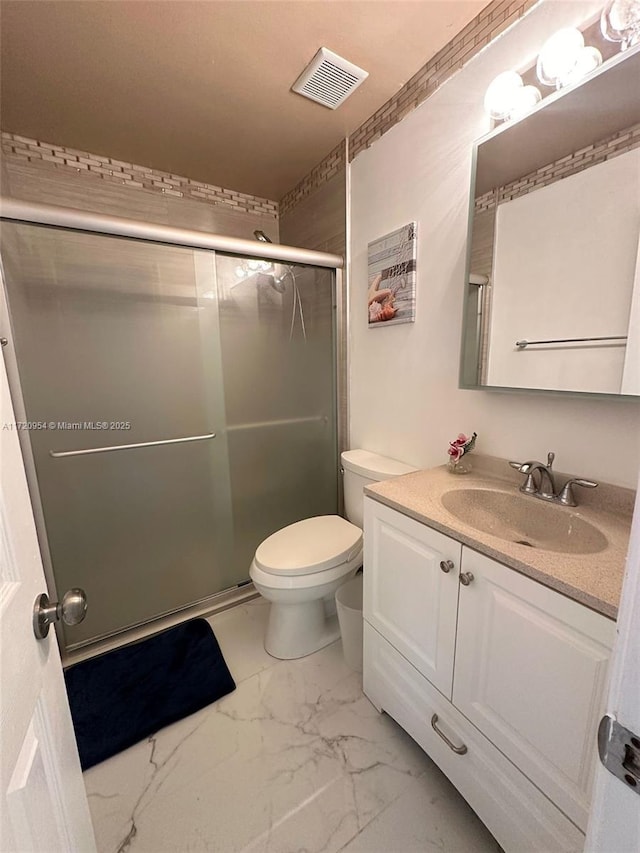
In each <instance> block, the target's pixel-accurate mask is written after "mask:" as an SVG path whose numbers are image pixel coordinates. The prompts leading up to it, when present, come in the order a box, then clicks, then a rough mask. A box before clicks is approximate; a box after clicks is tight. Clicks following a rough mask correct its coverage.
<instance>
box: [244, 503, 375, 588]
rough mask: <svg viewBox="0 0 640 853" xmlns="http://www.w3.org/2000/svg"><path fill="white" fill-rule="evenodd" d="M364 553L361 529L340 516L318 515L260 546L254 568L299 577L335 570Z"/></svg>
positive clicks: (268, 539)
mask: <svg viewBox="0 0 640 853" xmlns="http://www.w3.org/2000/svg"><path fill="white" fill-rule="evenodd" d="M361 552H362V530H360V528H359V527H356V525H355V524H351V522H350V521H346V520H345V519H344V518H341V517H340V516H339V515H318V516H315V517H314V518H305V519H304V520H303V521H297V522H295V524H290V525H289V526H288V527H283V528H282V530H278V531H277V532H276V533H273V534H272V535H271V536H269V537H268V538H267V539H265V540H264V542H262V544H261V545H259V546H258V550H257V551H256V554H255V557H254V564H255V566H256V567H257V568H259V569H262V571H263V572H266V573H267V574H269V575H280V576H286V577H296V576H300V575H311V574H317V573H318V572H325V571H327V570H330V569H335V568H337V567H339V566H342V565H344V564H345V563H350V562H351V561H352V560H353V559H355V558H356V557H358V556H359V555H360V553H361ZM331 574H333V572H331Z"/></svg>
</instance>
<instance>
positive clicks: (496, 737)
mask: <svg viewBox="0 0 640 853" xmlns="http://www.w3.org/2000/svg"><path fill="white" fill-rule="evenodd" d="M365 531H366V532H365V537H364V538H365V573H364V579H365V600H364V618H365V626H364V643H365V660H364V690H365V693H366V694H367V696H368V697H369V698H370V699H371V701H372V702H373V703H374V705H376V707H378V708H379V709H381V710H384V711H386V712H387V713H388V714H389V715H390V716H392V717H393V718H394V719H395V720H396V721H397V722H398V723H400V725H401V726H402V727H403V728H404V729H405V730H406V731H408V732H409V734H411V735H412V737H414V739H415V740H416V741H417V742H418V743H419V744H420V745H421V746H422V747H423V748H424V749H425V750H426V751H427V752H428V753H429V755H430V756H431V758H433V760H434V761H435V762H436V763H437V764H438V766H439V767H440V768H441V769H442V770H443V772H444V773H445V774H446V775H447V776H448V777H449V778H450V779H451V781H452V782H453V784H454V785H455V786H456V787H457V788H458V790H459V791H460V792H461V793H462V795H463V796H464V797H465V798H466V799H467V801H468V802H469V803H470V805H471V806H472V808H473V809H474V810H475V811H476V812H477V814H478V815H479V816H480V818H481V819H482V820H483V821H484V823H485V824H486V825H487V826H488V828H489V829H490V830H491V831H492V833H493V834H494V836H495V837H496V838H497V840H498V842H499V843H500V844H501V845H502V847H503V848H504V849H505V851H507V853H511V851H514V853H515V851H518V853H520V851H531V853H534V851H535V853H539V851H541V850H544V851H569V850H571V851H579V850H581V849H582V845H583V843H584V836H583V835H582V832H581V831H580V830H582V831H584V829H585V828H586V819H587V812H588V805H589V798H590V787H591V778H592V775H593V769H594V762H595V760H596V740H595V734H596V727H597V723H598V719H599V717H600V715H601V713H602V708H601V705H602V703H603V701H604V700H603V695H604V686H605V679H606V669H607V662H608V657H609V652H610V649H611V646H612V644H613V640H614V636H615V624H614V623H613V622H612V621H611V620H609V619H607V618H605V617H604V616H601V615H599V614H597V613H595V612H593V611H591V610H589V609H587V608H586V607H583V606H582V605H580V604H578V603H576V602H575V601H572V600H570V599H568V598H565V597H564V596H562V595H560V594H559V593H557V592H555V591H554V590H551V589H549V588H547V587H545V586H543V585H541V584H539V583H537V582H535V581H533V580H531V579H530V578H527V577H525V576H524V575H521V574H519V573H517V572H515V571H513V570H512V569H510V568H507V567H506V566H503V565H501V564H500V563H498V562H496V561H494V560H492V559H489V558H488V557H485V556H483V555H481V554H478V553H477V552H475V551H473V550H472V549H470V548H468V547H466V546H461V545H460V543H459V542H457V541H456V540H454V539H452V538H450V537H448V536H444V535H443V534H441V533H438V532H437V531H435V530H432V529H431V528H429V527H428V526H427V525H425V524H422V523H420V522H418V521H415V520H413V519H411V518H408V517H407V516H405V515H403V514H402V513H401V512H398V511H396V510H394V509H390V508H389V507H387V506H385V505H383V504H381V503H379V502H377V501H375V500H373V499H372V498H366V499H365ZM559 559H561V557H560V556H559ZM446 560H450V561H451V563H453V567H452V568H451V570H450V571H449V572H446V571H443V570H442V569H441V568H440V563H441V562H443V563H444V567H445V568H446V567H447V564H446ZM461 573H464V575H465V576H466V578H468V579H470V576H473V577H472V579H470V582H469V584H468V585H466V586H465V585H463V584H461V583H460V580H459V576H460V574H461ZM454 662H455V665H454Z"/></svg>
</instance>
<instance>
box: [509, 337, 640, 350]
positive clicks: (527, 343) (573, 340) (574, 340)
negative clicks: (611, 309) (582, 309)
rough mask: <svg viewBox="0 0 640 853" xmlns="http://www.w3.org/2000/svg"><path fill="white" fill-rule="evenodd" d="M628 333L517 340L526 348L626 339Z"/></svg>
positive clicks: (518, 343)
mask: <svg viewBox="0 0 640 853" xmlns="http://www.w3.org/2000/svg"><path fill="white" fill-rule="evenodd" d="M626 340H627V336H626V335H609V336H606V337H601V338H557V339H555V340H550V341H527V340H523V341H516V346H517V347H518V349H521V350H522V349H526V348H527V347H531V346H537V345H538V344H578V343H579V344H582V343H590V342H591V341H626Z"/></svg>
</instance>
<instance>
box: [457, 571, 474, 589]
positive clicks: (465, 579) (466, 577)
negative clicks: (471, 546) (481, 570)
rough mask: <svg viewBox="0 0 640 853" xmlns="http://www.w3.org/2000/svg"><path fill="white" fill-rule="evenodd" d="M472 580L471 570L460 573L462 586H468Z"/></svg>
mask: <svg viewBox="0 0 640 853" xmlns="http://www.w3.org/2000/svg"><path fill="white" fill-rule="evenodd" d="M472 580H473V574H472V573H471V572H462V574H461V575H460V583H461V584H462V586H469V584H470V583H471V581H472Z"/></svg>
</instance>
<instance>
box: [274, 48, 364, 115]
mask: <svg viewBox="0 0 640 853" xmlns="http://www.w3.org/2000/svg"><path fill="white" fill-rule="evenodd" d="M368 76H369V72H368V71H363V70H362V68H358V66H357V65H354V64H353V63H352V62H347V60H346V59H343V58H342V57H341V56H338V54H337V53H332V52H331V51H330V50H327V48H326V47H321V48H320V50H319V51H318V52H317V53H316V55H315V56H314V57H313V59H312V60H311V62H310V63H309V65H308V66H307V67H306V68H305V70H304V71H303V72H302V74H301V75H300V76H299V77H298V79H297V80H296V82H295V83H294V84H293V86H292V87H291V88H292V90H293V91H294V92H298V94H300V95H304V97H305V98H311V100H312V101H317V102H318V103H319V104H322V105H323V106H325V107H329V109H331V110H335V108H336V107H339V106H340V104H341V103H342V102H343V101H346V99H347V98H348V97H349V95H350V94H351V93H352V92H353V91H355V90H356V89H357V88H358V86H359V85H360V83H362V82H363V81H364V80H366V79H367V77H368Z"/></svg>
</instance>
